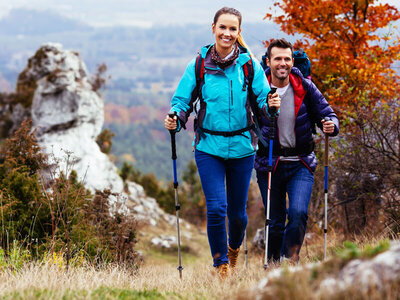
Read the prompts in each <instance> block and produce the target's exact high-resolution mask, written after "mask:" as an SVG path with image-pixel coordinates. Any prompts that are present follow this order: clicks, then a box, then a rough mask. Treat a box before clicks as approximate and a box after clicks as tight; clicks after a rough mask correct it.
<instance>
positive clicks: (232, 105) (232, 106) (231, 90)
mask: <svg viewBox="0 0 400 300" xmlns="http://www.w3.org/2000/svg"><path fill="white" fill-rule="evenodd" d="M231 103H232V108H233V89H232V80H231Z"/></svg>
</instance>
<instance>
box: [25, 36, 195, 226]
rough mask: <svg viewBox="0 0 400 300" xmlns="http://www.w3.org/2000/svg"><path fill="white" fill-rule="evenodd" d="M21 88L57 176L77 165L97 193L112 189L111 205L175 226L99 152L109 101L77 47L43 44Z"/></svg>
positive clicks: (171, 218)
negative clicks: (97, 87)
mask: <svg viewBox="0 0 400 300" xmlns="http://www.w3.org/2000/svg"><path fill="white" fill-rule="evenodd" d="M17 91H18V92H19V93H22V94H23V95H24V97H23V99H25V100H24V107H26V108H29V107H30V108H31V110H30V115H31V117H32V120H33V127H34V129H35V130H36V136H37V140H38V143H39V145H40V147H41V149H42V151H43V152H45V153H47V154H48V155H49V159H50V163H51V164H52V165H53V167H54V168H53V170H54V169H55V173H54V174H55V175H57V174H59V173H60V172H64V174H66V173H69V172H70V171H71V170H72V169H73V170H75V171H76V172H77V173H78V178H79V179H80V180H82V181H83V182H84V184H85V187H86V188H88V189H89V190H91V191H92V192H94V191H95V190H104V189H110V190H111V191H112V192H113V196H111V197H110V199H109V200H110V204H111V205H113V206H114V207H115V208H117V209H119V212H125V213H129V212H131V213H134V215H135V217H136V219H137V220H141V221H143V222H146V223H148V224H150V225H153V226H156V225H159V224H160V222H162V223H164V224H169V225H171V227H173V225H174V224H175V223H174V222H176V219H175V217H174V216H172V215H169V214H166V213H165V212H164V211H163V210H162V209H161V208H160V207H159V206H158V204H157V202H156V200H155V199H153V198H150V197H147V196H146V195H145V193H144V191H143V187H141V186H140V185H138V184H136V183H133V182H128V183H127V190H126V191H124V183H123V181H122V179H121V177H120V176H119V175H118V172H117V168H116V166H115V165H114V164H113V163H112V161H111V160H110V159H109V157H108V156H107V155H106V154H104V153H102V152H101V151H100V147H99V146H98V144H97V143H96V137H97V136H98V135H99V133H100V132H101V129H102V126H103V122H104V110H103V106H104V104H103V100H102V99H101V98H100V96H99V95H98V94H97V93H96V92H95V91H94V88H93V86H92V84H91V81H90V79H89V77H88V72H87V70H86V66H85V64H84V63H83V61H82V60H81V59H80V57H79V55H78V54H77V53H76V52H73V51H69V50H64V49H63V48H62V46H61V45H60V44H55V43H47V44H45V45H43V46H42V47H41V48H40V49H39V50H38V51H37V52H36V54H35V55H34V56H33V57H31V58H30V59H29V61H28V65H27V67H26V68H25V70H24V71H23V72H22V73H21V74H20V76H19V78H18V83H17ZM49 176H50V172H49ZM115 194H116V195H117V196H114V195H115ZM186 225H187V226H189V225H188V224H187V223H186Z"/></svg>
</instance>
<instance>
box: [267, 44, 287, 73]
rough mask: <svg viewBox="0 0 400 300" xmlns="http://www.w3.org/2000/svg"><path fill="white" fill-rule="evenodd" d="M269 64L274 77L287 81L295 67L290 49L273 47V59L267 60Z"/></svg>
mask: <svg viewBox="0 0 400 300" xmlns="http://www.w3.org/2000/svg"><path fill="white" fill-rule="evenodd" d="M267 64H268V66H269V67H270V68H271V73H272V76H273V77H275V78H276V79H278V80H285V79H286V78H288V76H289V73H290V71H291V70H292V67H293V58H292V50H290V48H278V47H273V48H272V49H271V59H270V60H267Z"/></svg>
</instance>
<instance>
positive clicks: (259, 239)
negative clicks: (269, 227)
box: [251, 227, 265, 251]
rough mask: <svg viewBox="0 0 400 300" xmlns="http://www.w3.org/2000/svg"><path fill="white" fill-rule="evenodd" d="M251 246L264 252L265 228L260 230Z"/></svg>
mask: <svg viewBox="0 0 400 300" xmlns="http://www.w3.org/2000/svg"><path fill="white" fill-rule="evenodd" d="M251 245H252V246H253V247H254V249H255V250H260V251H264V250H265V228H264V227H263V228H259V229H257V231H256V234H255V235H254V238H253V241H252V242H251Z"/></svg>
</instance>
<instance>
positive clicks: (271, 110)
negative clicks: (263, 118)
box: [267, 87, 277, 116]
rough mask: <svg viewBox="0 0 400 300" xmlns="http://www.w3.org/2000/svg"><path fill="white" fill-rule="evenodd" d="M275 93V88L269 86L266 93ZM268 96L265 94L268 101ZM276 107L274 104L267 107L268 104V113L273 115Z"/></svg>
mask: <svg viewBox="0 0 400 300" xmlns="http://www.w3.org/2000/svg"><path fill="white" fill-rule="evenodd" d="M275 93H276V88H275V87H272V88H271V90H270V91H269V93H268V96H269V95H270V94H271V95H273V94H275ZM268 96H267V102H268ZM276 110H277V109H276V107H275V106H271V107H269V105H268V111H269V113H270V114H271V116H275V113H276Z"/></svg>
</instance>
